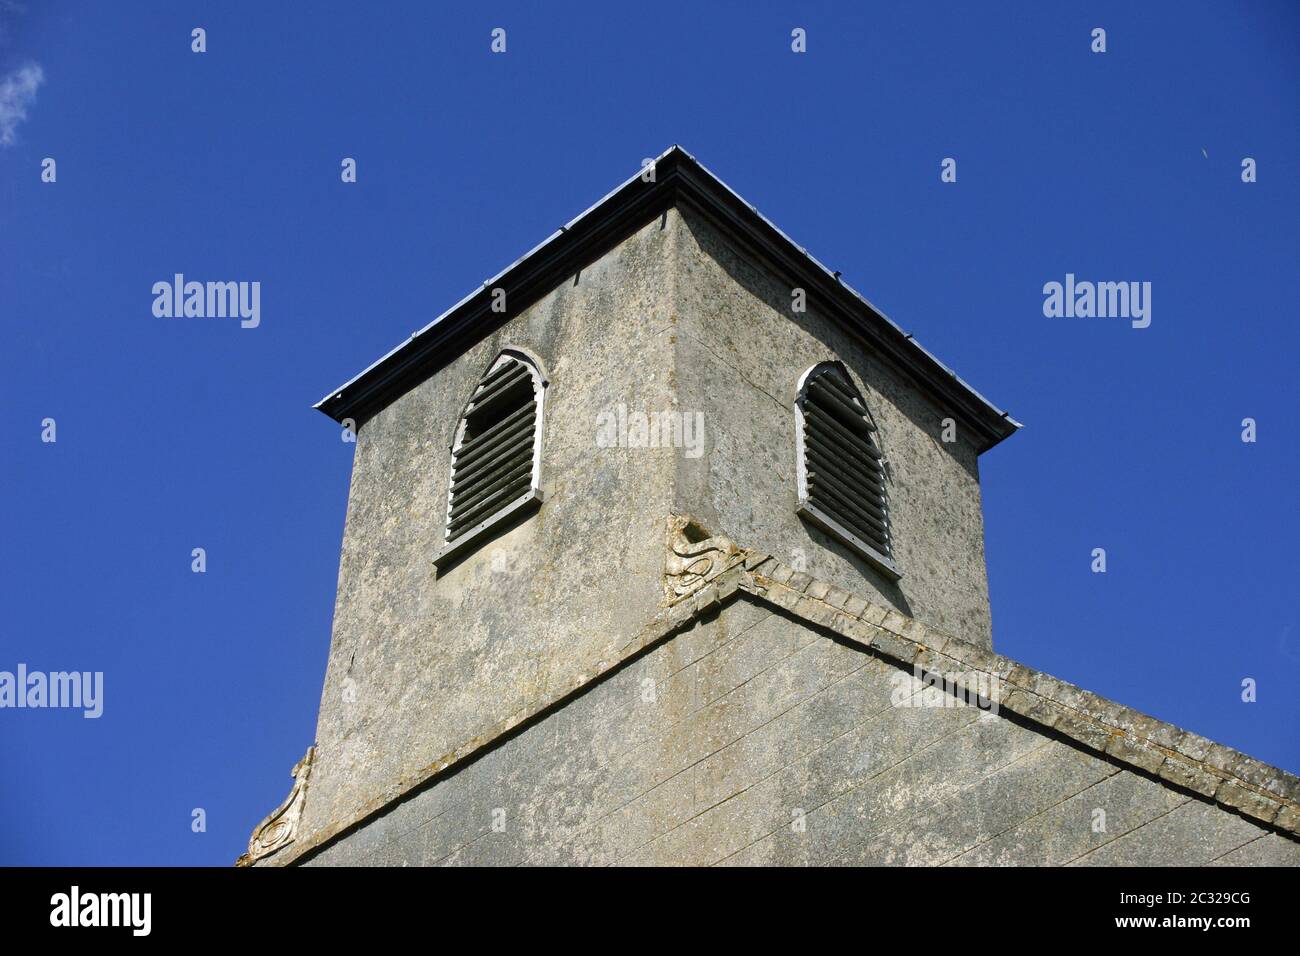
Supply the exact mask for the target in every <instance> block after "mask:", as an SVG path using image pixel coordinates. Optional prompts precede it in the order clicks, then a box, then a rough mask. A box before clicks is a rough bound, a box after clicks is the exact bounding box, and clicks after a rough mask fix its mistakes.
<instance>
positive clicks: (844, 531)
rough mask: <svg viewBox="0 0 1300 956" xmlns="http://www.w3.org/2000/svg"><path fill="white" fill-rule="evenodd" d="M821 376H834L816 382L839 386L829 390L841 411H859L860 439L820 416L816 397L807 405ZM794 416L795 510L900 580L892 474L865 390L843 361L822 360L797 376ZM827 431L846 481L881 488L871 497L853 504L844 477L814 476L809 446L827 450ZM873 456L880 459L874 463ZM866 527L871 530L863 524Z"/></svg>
mask: <svg viewBox="0 0 1300 956" xmlns="http://www.w3.org/2000/svg"><path fill="white" fill-rule="evenodd" d="M823 376H830V378H831V381H830V382H826V383H823V385H822V386H817V387H832V388H833V387H835V386H838V387H839V388H838V390H837V391H836V392H835V393H834V395H832V396H828V400H829V401H830V402H834V401H835V398H836V397H838V398H839V399H840V400H841V401H842V402H843V405H840V406H836V407H837V408H838V409H839V411H841V412H845V413H847V412H848V410H849V409H850V408H851V409H852V412H857V413H860V414H861V417H862V422H863V425H862V428H861V429H860V430H857V431H855V432H854V434H855V437H856V438H857V441H856V442H855V441H853V440H851V439H848V438H845V437H843V434H842V433H840V432H837V431H835V427H834V423H831V424H825V423H823V422H822V421H821V419H822V418H823V417H824V415H825V413H824V412H822V411H821V410H820V409H819V408H818V407H817V405H818V402H817V400H816V399H814V401H813V405H812V407H811V409H808V410H806V405H807V404H808V401H809V393H810V390H811V389H812V388H814V387H815V386H814V383H815V382H817V381H818V380H819V379H821V378H822V377H823ZM810 413H811V414H810ZM794 417H795V469H796V476H797V479H796V484H797V492H798V500H799V503H798V507H797V508H796V512H797V513H798V514H799V515H801V516H802V517H803V518H805V519H806V520H808V521H809V522H810V523H812V524H813V525H816V526H817V527H818V528H820V529H821V530H822V531H824V532H826V533H827V534H829V535H830V536H831V537H833V538H835V539H836V540H838V541H840V542H841V543H843V544H845V545H847V546H848V547H849V548H850V549H852V550H853V551H854V552H856V553H857V554H858V555H860V556H861V557H863V558H865V559H866V560H867V561H868V562H869V563H870V564H871V565H872V566H873V567H874V568H876V569H877V570H878V571H880V572H881V573H882V574H884V575H885V576H886V577H887V578H889V579H890V580H892V581H897V580H898V579H899V578H901V577H902V571H900V570H899V568H898V565H897V563H896V562H895V559H894V548H893V532H892V527H891V522H890V520H889V519H890V508H889V495H888V484H889V479H888V475H887V472H886V470H885V469H884V467H883V454H882V453H881V451H880V447H879V444H878V442H877V440H876V438H875V436H876V435H878V434H879V431H878V429H877V427H876V424H875V421H874V419H873V418H872V415H871V411H870V409H869V408H868V407H867V403H866V402H865V401H864V400H863V398H862V393H861V392H860V391H859V390H858V387H857V386H856V385H855V384H854V382H853V377H852V376H851V375H850V374H849V371H848V369H847V368H846V367H845V366H844V363H842V362H839V361H828V362H819V363H817V364H816V365H814V366H812V367H811V368H809V369H808V370H807V371H805V372H804V373H803V375H801V376H800V377H799V383H798V391H797V394H796V397H795V402H794ZM848 417H850V418H851V417H852V414H851V413H849V414H848ZM810 418H811V419H812V421H810ZM840 424H841V425H842V424H843V423H842V422H840ZM810 429H811V434H810ZM828 436H829V439H830V441H831V442H833V443H834V445H835V446H836V450H835V454H836V455H837V456H838V457H837V458H836V459H835V461H834V462H833V464H836V465H838V466H839V467H840V468H842V469H843V470H844V471H846V472H847V473H848V474H849V475H850V477H851V478H852V481H851V482H848V484H851V485H853V486H854V487H855V488H857V487H864V486H866V485H871V486H873V487H875V486H878V487H879V491H878V492H875V493H874V494H873V495H871V496H870V497H868V498H867V499H866V503H865V504H864V503H862V502H861V501H859V500H858V499H856V498H853V501H852V502H851V503H850V504H845V502H846V501H847V500H848V498H846V497H845V495H844V494H843V492H844V490H845V488H844V483H841V482H840V481H839V480H837V478H836V477H830V480H829V481H826V480H825V479H823V480H822V481H821V482H819V481H818V479H817V478H816V477H815V476H816V475H817V473H818V469H817V464H816V462H813V463H812V464H813V467H812V468H811V469H810V468H809V463H810V462H809V455H810V445H812V446H815V447H814V448H813V449H812V451H811V454H812V455H813V456H814V457H823V456H824V455H825V454H826V448H825V443H826V442H827V441H828ZM823 460H824V459H823ZM872 460H874V461H875V462H878V463H879V464H873V463H872ZM810 470H811V473H812V474H811V476H810ZM819 485H820V487H819ZM849 497H850V498H851V497H852V496H849ZM855 511H856V514H855ZM864 528H866V529H869V531H867V530H863V529H864Z"/></svg>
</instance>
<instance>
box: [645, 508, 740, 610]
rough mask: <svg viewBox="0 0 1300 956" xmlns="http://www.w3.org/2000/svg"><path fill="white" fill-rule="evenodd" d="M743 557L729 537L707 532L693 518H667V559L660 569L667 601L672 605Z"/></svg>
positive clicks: (737, 562) (731, 566) (733, 565)
mask: <svg viewBox="0 0 1300 956" xmlns="http://www.w3.org/2000/svg"><path fill="white" fill-rule="evenodd" d="M744 560H745V553H744V551H742V550H741V549H740V547H738V546H737V545H736V542H734V541H732V540H731V539H730V538H728V537H725V536H723V535H710V534H709V532H708V531H706V530H705V529H704V527H703V526H702V525H701V524H700V523H699V522H698V521H696V520H694V519H693V518H683V517H673V518H670V519H669V526H668V558H667V562H666V564H665V568H664V575H665V577H666V579H667V588H668V603H669V604H675V603H676V602H678V601H680V600H681V599H682V598H685V597H688V596H689V595H691V594H694V593H695V592H696V591H698V590H699V589H700V588H702V587H703V586H704V585H705V584H707V583H708V582H709V581H711V580H713V579H714V578H715V577H717V576H718V575H719V574H721V573H722V572H723V571H726V570H727V569H729V568H733V567H735V566H736V565H738V564H741V563H742V562H743V561H744Z"/></svg>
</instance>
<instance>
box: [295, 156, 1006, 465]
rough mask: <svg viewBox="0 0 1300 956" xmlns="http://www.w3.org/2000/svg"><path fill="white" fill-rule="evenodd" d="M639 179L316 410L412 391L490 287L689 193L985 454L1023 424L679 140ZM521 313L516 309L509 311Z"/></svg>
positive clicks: (562, 262)
mask: <svg viewBox="0 0 1300 956" xmlns="http://www.w3.org/2000/svg"><path fill="white" fill-rule="evenodd" d="M641 177H642V171H641V170H638V171H637V172H636V173H634V174H633V175H632V176H630V177H629V178H628V179H626V180H624V181H623V182H622V183H620V184H619V185H618V186H616V187H615V188H614V189H612V190H611V191H610V192H609V193H607V194H606V195H605V196H604V197H602V198H601V199H600V200H599V201H597V202H596V203H594V204H592V205H591V206H590V207H588V208H587V209H586V210H584V211H583V212H581V213H579V214H578V215H577V216H575V217H574V218H573V219H571V220H570V221H569V222H568V223H566V224H565V225H563V226H561V227H560V228H559V229H558V230H556V231H555V232H554V233H552V234H551V235H550V236H548V237H547V238H546V239H545V240H543V241H542V242H541V243H539V244H538V245H537V246H535V247H534V248H533V249H531V250H529V251H528V252H527V253H525V254H524V255H523V256H521V257H520V258H519V259H517V260H515V261H514V262H513V263H511V264H510V265H509V266H507V267H506V268H504V269H502V270H501V271H500V272H498V273H497V274H496V275H495V276H493V277H492V278H490V279H488V280H486V281H485V282H484V283H483V284H482V285H481V286H479V288H478V289H476V290H475V291H473V292H471V293H470V294H469V295H467V296H465V297H464V298H463V299H461V300H460V301H459V302H457V303H456V304H455V305H453V306H452V307H451V308H449V309H447V310H446V311H445V312H443V313H442V314H441V315H439V316H438V317H437V318H436V319H434V320H433V321H432V322H430V323H429V324H428V325H426V326H424V327H423V328H421V329H419V330H418V331H416V332H415V333H413V334H412V335H411V336H410V338H408V339H407V340H406V341H405V342H403V343H402V344H401V345H399V346H397V347H396V348H394V349H392V350H391V351H389V352H388V353H387V354H386V355H384V356H383V357H382V358H380V359H379V360H378V361H376V362H374V363H373V364H371V365H370V366H369V367H367V368H366V369H364V370H363V371H361V372H360V373H359V374H357V375H355V376H353V378H351V379H350V380H348V381H347V382H346V383H345V384H344V385H342V386H341V387H339V388H337V389H334V390H333V391H332V392H330V394H328V395H326V396H325V397H324V398H322V399H321V400H320V401H319V402H317V403H316V404H315V405H314V406H313V407H314V408H317V409H319V410H320V411H322V412H324V413H325V414H327V415H329V416H330V417H331V418H333V419H335V420H336V421H342V420H343V419H344V418H348V417H353V418H358V417H362V416H363V415H364V414H366V413H368V412H369V411H371V410H373V409H375V408H376V407H377V406H382V404H384V403H386V401H387V400H388V398H387V396H388V393H389V392H390V391H391V390H392V389H393V387H394V386H397V387H399V389H404V388H406V387H410V385H411V384H414V382H413V381H412V380H414V379H416V378H419V377H421V375H420V371H419V370H420V368H422V367H423V366H424V365H425V362H426V360H427V359H429V358H430V357H431V355H432V354H433V353H434V352H435V351H438V346H440V345H442V344H444V343H446V342H447V341H449V340H451V339H452V338H453V337H454V336H455V335H456V334H457V333H460V332H463V331H464V330H465V327H466V325H467V324H468V323H469V322H470V321H471V320H472V319H475V318H484V319H487V320H489V321H490V320H491V319H492V317H493V313H491V312H490V310H489V306H490V299H491V295H490V290H491V289H492V288H493V287H494V286H504V287H508V288H511V289H512V291H515V292H519V291H521V290H527V291H530V292H534V293H536V292H538V291H539V290H540V289H541V288H542V287H543V286H545V285H546V284H547V282H549V281H552V280H554V279H555V278H557V277H559V276H564V275H567V274H568V273H569V272H571V271H572V270H573V267H574V265H575V264H576V263H577V260H579V259H581V258H582V257H584V256H586V255H591V254H592V253H593V250H594V248H595V247H598V246H600V244H601V243H602V241H605V240H608V239H610V238H611V237H615V236H617V235H618V234H619V233H620V232H621V231H622V230H623V229H625V228H626V227H627V226H628V224H629V223H630V222H632V221H634V220H639V219H641V220H643V219H649V218H652V217H653V215H655V214H657V213H658V212H659V211H660V210H661V207H662V208H668V207H669V206H671V205H673V204H675V202H676V201H677V200H678V199H679V198H684V199H686V200H688V201H690V202H691V204H692V205H693V206H696V207H697V208H699V209H700V210H701V211H703V212H705V213H706V214H708V215H709V216H710V218H711V219H714V220H717V221H718V222H719V224H720V225H723V226H724V227H730V229H731V230H732V231H735V232H738V233H740V235H741V237H742V238H744V239H746V240H747V241H748V244H749V245H751V246H756V247H757V251H759V252H761V253H764V254H765V255H766V256H767V257H768V258H771V259H774V260H775V261H776V262H777V264H779V265H782V266H784V267H785V268H786V269H788V270H790V271H792V272H794V273H799V274H802V275H805V276H807V277H808V279H811V280H813V281H812V283H810V285H812V286H813V288H810V290H809V291H810V292H812V291H814V290H815V291H816V292H817V293H819V298H820V299H821V300H824V301H825V302H827V303H828V304H830V305H831V306H833V307H835V310H836V311H837V312H839V313H840V318H841V320H842V321H845V320H847V322H848V324H849V325H850V326H852V327H854V328H856V329H858V330H859V331H860V332H862V333H864V338H866V340H867V341H868V342H869V343H870V344H872V345H873V346H875V347H876V348H877V349H880V350H881V351H883V352H884V353H885V354H886V355H887V356H889V357H890V358H892V359H893V360H894V361H895V362H896V363H897V364H899V365H900V366H901V367H902V368H903V370H905V371H907V372H909V373H910V374H911V375H912V376H913V377H915V378H917V379H918V380H919V381H920V382H921V383H922V384H923V385H926V386H928V387H929V388H930V389H931V390H932V391H934V392H935V393H936V394H937V395H938V396H940V397H941V398H943V399H944V400H945V401H946V402H948V403H949V404H951V405H952V406H953V407H954V411H955V412H957V413H959V414H960V415H961V417H962V418H964V419H966V420H967V423H968V424H973V425H974V426H975V427H976V430H977V432H978V433H979V437H980V441H979V442H978V443H977V448H978V450H979V451H980V452H981V453H982V452H984V451H987V450H988V449H989V448H991V447H993V446H994V445H996V444H997V443H998V442H1000V441H1002V440H1003V439H1005V438H1007V437H1009V436H1010V435H1012V434H1014V433H1015V431H1016V430H1017V429H1018V428H1020V427H1021V426H1020V423H1019V422H1017V421H1016V420H1015V419H1013V418H1011V417H1010V415H1008V414H1007V413H1005V412H1002V411H999V410H998V409H997V408H996V407H995V406H994V405H993V404H992V403H991V402H989V400H988V399H986V398H985V397H984V396H983V395H981V394H980V393H979V392H978V391H976V390H975V389H974V388H972V387H971V386H970V385H969V384H968V383H967V382H965V381H964V380H963V379H962V378H961V377H960V376H958V375H957V373H956V372H955V371H953V370H952V369H950V368H949V367H948V366H946V365H944V364H943V363H942V362H941V361H939V359H937V358H936V357H935V356H934V355H933V354H931V353H930V352H929V351H928V350H926V349H925V348H924V347H922V346H921V344H920V343H918V342H917V341H916V339H914V338H913V337H912V336H911V335H909V334H907V333H906V332H904V331H903V330H902V329H901V328H900V327H899V326H898V325H897V324H895V323H894V322H893V321H891V320H890V319H889V317H888V316H886V315H885V314H884V313H883V312H881V310H880V309H878V308H876V306H875V305H873V304H872V303H871V302H870V301H869V300H868V299H867V298H866V297H865V296H863V295H862V294H861V293H859V292H858V291H857V290H856V289H854V288H852V287H851V286H850V285H848V283H846V282H844V281H843V280H842V279H840V278H839V276H838V274H836V273H834V272H832V271H831V270H830V269H828V268H826V266H825V265H823V264H822V263H821V262H819V261H818V260H817V259H816V257H814V256H813V255H811V254H810V253H809V252H808V251H807V250H806V249H805V248H803V247H802V246H800V245H799V244H798V243H796V242H795V241H794V240H793V239H791V238H790V237H789V236H787V235H786V234H785V233H784V232H782V231H781V229H780V228H779V227H778V226H777V225H776V224H775V223H773V222H772V221H771V220H769V219H767V218H766V217H765V216H763V215H762V214H761V213H760V212H759V211H758V209H757V208H756V207H755V206H753V205H752V204H751V203H749V202H747V201H746V200H745V199H744V198H743V197H742V196H740V194H739V193H737V192H736V191H735V190H733V189H732V188H731V187H730V186H728V185H727V184H726V183H725V182H723V181H722V180H721V179H719V178H718V177H717V176H716V175H714V174H713V173H712V172H711V171H710V170H709V169H707V168H706V167H705V166H704V165H703V164H702V163H700V162H699V161H698V160H697V159H695V157H694V156H692V155H691V154H690V153H688V152H687V151H686V150H684V149H682V148H681V147H680V146H676V145H674V146H671V147H669V148H668V149H667V150H665V151H664V152H663V153H661V154H660V155H659V156H658V157H656V159H655V181H654V182H653V183H647V182H644V181H643V180H642V178H641ZM638 224H639V223H638ZM601 251H602V252H603V251H604V250H603V249H602V250H601ZM595 254H596V255H599V252H597V253H595ZM584 264H585V263H584ZM805 281H806V280H805ZM546 291H549V290H546ZM540 294H545V291H542V292H541V293H540ZM524 298H525V299H526V298H527V295H525V296H524ZM515 301H516V302H518V301H519V298H516V299H515ZM514 311H515V310H514V309H513V308H512V309H511V314H514ZM864 312H865V316H864V315H863V313H864ZM496 318H498V319H504V316H501V315H499V314H498V315H496ZM864 319H865V321H864Z"/></svg>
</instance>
